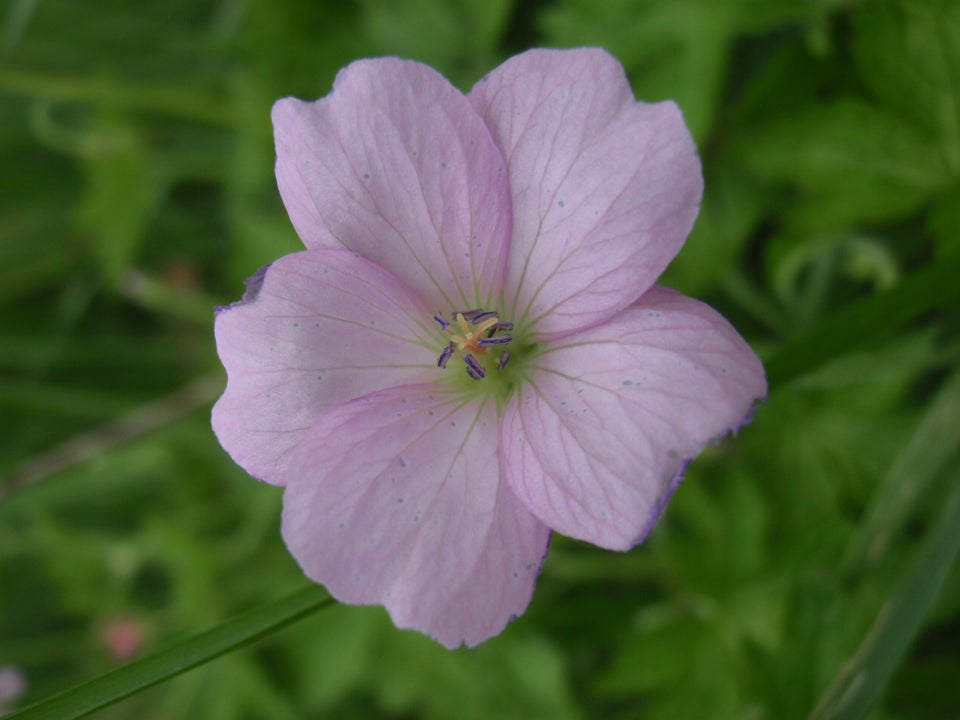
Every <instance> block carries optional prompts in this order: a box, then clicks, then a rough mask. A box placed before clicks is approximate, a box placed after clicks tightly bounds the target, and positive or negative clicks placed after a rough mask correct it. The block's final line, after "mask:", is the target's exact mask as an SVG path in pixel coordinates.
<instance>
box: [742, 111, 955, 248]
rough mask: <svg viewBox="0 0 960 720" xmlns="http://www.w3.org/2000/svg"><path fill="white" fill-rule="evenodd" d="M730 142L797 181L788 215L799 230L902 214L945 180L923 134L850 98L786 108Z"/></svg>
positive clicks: (768, 169)
mask: <svg viewBox="0 0 960 720" xmlns="http://www.w3.org/2000/svg"><path fill="white" fill-rule="evenodd" d="M737 147H738V149H739V151H740V152H741V153H742V156H743V158H744V160H745V162H747V163H748V164H749V166H750V167H751V168H752V169H753V170H754V171H756V172H757V173H758V174H760V175H761V176H762V177H765V178H768V179H770V180H783V181H789V182H793V183H796V184H797V185H798V186H799V187H800V188H801V189H802V195H801V196H800V198H799V202H798V203H796V205H795V208H794V209H791V211H790V217H791V218H792V221H793V223H794V225H796V226H799V227H800V228H802V229H804V230H806V231H807V232H810V231H813V230H820V229H836V228H842V227H845V226H847V225H848V224H849V223H853V222H863V221H880V220H889V219H894V218H898V217H902V216H904V215H905V214H907V213H909V212H912V211H913V210H915V209H916V208H917V207H919V206H920V205H921V204H922V203H923V202H924V200H925V199H926V197H927V195H928V194H929V193H931V192H935V191H937V190H939V189H941V188H942V187H944V186H945V184H946V183H947V182H948V175H947V168H946V166H945V165H944V162H943V157H942V155H941V154H940V151H939V149H938V148H937V147H936V146H935V145H932V144H931V143H930V139H929V136H928V135H926V134H925V133H923V132H922V131H921V130H919V129H918V128H916V126H914V125H912V124H910V123H909V122H907V121H905V120H904V119H902V118H901V117H899V116H897V115H896V114H894V113H891V112H890V111H888V110H886V109H884V108H882V107H877V106H874V105H870V104H868V103H866V102H864V101H863V100H860V99H857V98H845V99H842V100H839V101H836V102H834V103H832V104H830V105H820V106H811V107H808V108H806V109H804V110H802V111H799V112H797V113H793V114H790V115H788V116H786V117H784V118H782V119H781V120H778V121H775V122H773V123H771V124H770V125H768V126H766V127H765V128H764V129H763V130H761V131H754V132H749V134H747V135H744V136H743V137H741V138H740V139H739V140H738V142H737Z"/></svg>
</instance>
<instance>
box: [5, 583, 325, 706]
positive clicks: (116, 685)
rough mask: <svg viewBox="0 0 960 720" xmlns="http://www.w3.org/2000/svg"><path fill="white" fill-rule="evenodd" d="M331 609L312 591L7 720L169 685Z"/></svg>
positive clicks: (319, 593) (321, 595)
mask: <svg viewBox="0 0 960 720" xmlns="http://www.w3.org/2000/svg"><path fill="white" fill-rule="evenodd" d="M332 604H333V600H331V599H330V597H329V595H327V593H326V591H325V590H323V589H322V588H320V587H317V586H310V587H308V588H305V589H303V590H300V591H299V592H297V593H294V594H293V595H291V596H289V597H287V598H285V599H283V600H280V601H277V602H275V603H273V604H272V605H268V606H266V607H262V608H259V609H257V610H253V611H251V612H248V613H246V614H245V615H241V616H240V617H238V618H235V619H233V620H229V621H227V622H225V623H224V624H222V625H220V626H219V627H216V628H214V629H213V630H209V631H207V632H205V633H202V634H200V635H197V636H195V637H192V638H190V639H188V640H185V641H183V642H181V643H179V644H177V645H174V646H173V647H171V648H169V649H168V650H164V651H162V652H159V653H157V654H155V655H152V656H150V657H148V658H144V659H143V660H137V661H135V662H132V663H130V664H129V665H126V666H124V667H122V668H119V669H118V670H114V671H113V672H110V673H107V674H106V675H102V676H101V677H99V678H96V679H94V680H91V681H90V682H88V683H85V684H83V685H79V686H77V687H75V688H72V689H70V690H66V691H64V692H62V693H59V694H57V695H55V696H53V697H51V698H48V699H46V700H41V701H40V702H38V703H35V704H34V705H31V706H30V707H28V708H25V709H24V710H21V711H20V712H16V713H14V714H12V715H9V716H8V718H9V719H10V720H41V719H42V720H69V719H71V718H78V717H82V716H84V715H86V714H88V713H91V712H93V711H94V710H99V709H100V708H103V707H106V706H108V705H112V704H113V703H115V702H117V701H119V700H122V699H123V698H126V697H129V696H131V695H133V694H134V693H137V692H140V691H141V690H144V689H146V688H148V687H150V686H152V685H156V684H157V683H160V682H163V681H164V680H168V679H170V678H172V677H175V676H176V675H179V674H180V673H183V672H186V671H187V670H190V669H191V668H195V667H197V666H198V665H202V664H203V663H206V662H209V661H211V660H213V659H215V658H217V657H219V656H221V655H223V654H224V653H227V652H230V651H232V650H236V649H237V648H239V647H243V646H244V645H248V644H250V643H252V642H255V641H256V640H259V639H261V638H263V637H266V636H267V635H270V634H272V633H274V632H276V631H277V630H279V629H280V628H282V627H284V626H285V625H289V624H290V623H292V622H296V621H297V620H299V619H300V618H303V617H306V616H307V615H310V614H312V613H314V612H316V611H317V610H321V609H323V608H325V607H329V606H330V605H332Z"/></svg>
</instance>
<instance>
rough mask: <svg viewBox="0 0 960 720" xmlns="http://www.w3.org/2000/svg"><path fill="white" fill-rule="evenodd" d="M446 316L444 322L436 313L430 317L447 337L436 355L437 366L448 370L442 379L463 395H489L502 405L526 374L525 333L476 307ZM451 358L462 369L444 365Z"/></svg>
mask: <svg viewBox="0 0 960 720" xmlns="http://www.w3.org/2000/svg"><path fill="white" fill-rule="evenodd" d="M450 318H451V319H450V321H449V322H448V321H447V320H446V319H445V318H444V317H443V315H441V314H440V313H437V314H436V315H435V316H434V318H433V319H434V321H435V322H436V323H437V325H439V326H440V329H441V330H442V331H443V332H444V333H445V334H446V335H447V338H448V343H447V345H446V347H444V348H443V350H442V351H441V353H440V356H439V358H437V367H440V368H443V369H447V370H448V372H447V376H446V378H445V381H446V382H447V383H448V384H449V385H451V386H452V387H455V388H456V389H457V390H458V392H462V393H464V394H466V395H485V396H491V395H492V396H493V397H494V398H495V399H496V401H497V403H498V405H502V404H503V403H505V402H506V401H507V400H508V399H509V398H510V396H511V395H512V394H513V390H514V388H515V387H516V386H517V384H518V383H519V382H520V381H521V380H522V378H523V376H524V375H525V374H526V366H527V364H528V362H529V359H530V357H531V355H532V352H531V351H532V350H533V345H532V343H529V342H526V341H525V339H526V336H527V335H528V333H527V332H525V331H524V329H523V328H517V329H515V328H514V325H513V323H511V322H507V321H504V320H501V319H500V315H499V313H496V312H493V311H489V310H483V309H480V308H478V309H474V310H463V311H455V312H452V313H451V314H450ZM451 361H453V362H454V363H455V365H460V362H462V363H463V365H462V367H463V369H464V372H463V373H460V372H455V371H454V370H455V366H454V365H450V366H449V368H448V364H450V363H451Z"/></svg>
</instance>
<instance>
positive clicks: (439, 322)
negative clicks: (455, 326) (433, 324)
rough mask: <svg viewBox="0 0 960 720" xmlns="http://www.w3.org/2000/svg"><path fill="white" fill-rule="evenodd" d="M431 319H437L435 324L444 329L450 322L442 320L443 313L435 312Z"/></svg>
mask: <svg viewBox="0 0 960 720" xmlns="http://www.w3.org/2000/svg"><path fill="white" fill-rule="evenodd" d="M433 319H434V320H436V321H437V325H439V326H440V329H441V330H446V329H447V328H448V327H450V323H448V322H447V321H446V320H444V319H443V315H441V314H440V313H437V314H436V315H434V316H433Z"/></svg>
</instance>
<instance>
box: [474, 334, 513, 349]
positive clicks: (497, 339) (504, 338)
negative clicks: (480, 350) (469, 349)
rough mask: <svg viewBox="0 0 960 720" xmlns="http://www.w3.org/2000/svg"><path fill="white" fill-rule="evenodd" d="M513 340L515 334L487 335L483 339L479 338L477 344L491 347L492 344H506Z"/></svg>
mask: <svg viewBox="0 0 960 720" xmlns="http://www.w3.org/2000/svg"><path fill="white" fill-rule="evenodd" d="M511 340H513V335H495V336H494V337H486V338H482V339H481V340H477V345H479V346H480V347H490V346H491V345H506V344H508V343H509V342H510V341H511Z"/></svg>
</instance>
